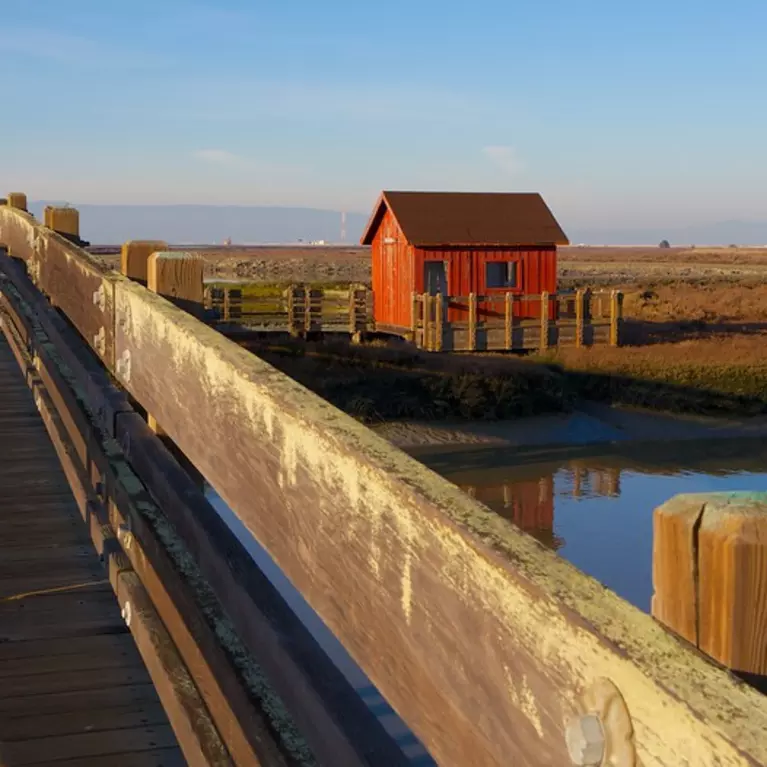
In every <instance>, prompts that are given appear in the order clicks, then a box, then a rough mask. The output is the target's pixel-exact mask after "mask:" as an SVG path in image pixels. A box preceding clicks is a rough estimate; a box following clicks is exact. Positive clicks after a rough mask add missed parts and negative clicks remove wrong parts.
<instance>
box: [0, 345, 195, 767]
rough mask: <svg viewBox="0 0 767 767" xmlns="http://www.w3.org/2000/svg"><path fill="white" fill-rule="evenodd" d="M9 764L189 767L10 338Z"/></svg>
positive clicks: (0, 413)
mask: <svg viewBox="0 0 767 767" xmlns="http://www.w3.org/2000/svg"><path fill="white" fill-rule="evenodd" d="M0 764H2V765H3V767H17V766H20V765H57V767H74V765H78V767H80V766H82V767H89V766H90V765H94V766H95V765H103V766H104V767H109V765H115V766H117V765H119V767H134V766H135V767H160V766H162V767H176V765H183V764H185V761H184V759H183V757H182V754H181V751H180V749H179V748H178V745H177V743H176V739H175V737H174V735H173V732H172V730H171V728H170V726H169V724H168V720H167V717H166V715H165V713H164V711H163V709H162V707H161V705H160V702H159V699H158V697H157V693H156V692H155V689H154V687H153V685H152V683H151V681H150V678H149V675H148V673H147V671H146V669H145V667H144V664H143V662H142V660H141V657H140V656H139V653H138V651H137V649H136V646H135V644H134V641H133V638H132V636H131V634H130V633H129V631H128V629H127V627H126V626H125V623H124V622H123V620H122V618H121V616H120V610H119V607H118V604H117V600H116V598H115V596H114V593H113V591H112V588H111V586H110V584H109V581H108V579H107V575H106V572H105V570H104V567H103V566H102V565H101V563H100V562H99V559H98V556H97V555H96V552H95V550H94V549H93V546H92V544H91V541H90V537H89V535H88V531H87V529H86V526H85V524H84V523H83V520H82V518H81V517H80V514H79V511H78V508H77V505H76V503H75V500H74V498H73V496H72V494H71V491H70V489H69V486H68V484H67V480H66V477H65V475H64V472H63V470H62V469H61V466H60V464H59V462H58V458H57V456H56V453H55V450H54V448H53V445H52V444H51V442H50V439H49V437H48V434H47V432H46V429H45V426H44V424H43V421H42V418H41V417H40V415H39V414H38V412H37V409H36V407H35V403H34V400H33V398H32V394H31V393H30V391H29V389H28V388H27V386H26V384H25V382H24V379H23V376H22V373H21V371H20V369H19V367H18V365H17V363H16V360H15V358H14V356H13V354H12V353H11V350H10V347H9V346H8V343H7V341H6V340H5V338H4V337H2V335H0Z"/></svg>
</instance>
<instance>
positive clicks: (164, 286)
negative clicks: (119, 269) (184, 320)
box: [147, 251, 205, 319]
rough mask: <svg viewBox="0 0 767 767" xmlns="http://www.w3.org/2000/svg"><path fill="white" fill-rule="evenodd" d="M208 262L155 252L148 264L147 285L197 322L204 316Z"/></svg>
mask: <svg viewBox="0 0 767 767" xmlns="http://www.w3.org/2000/svg"><path fill="white" fill-rule="evenodd" d="M204 267H205V262H204V261H203V259H201V258H200V257H199V256H195V255H194V254H192V253H182V252H178V253H169V252H167V251H166V252H160V253H152V255H151V256H150V257H149V259H148V261H147V286H148V287H149V290H151V291H153V292H154V293H159V294H160V295H161V296H163V297H164V298H167V299H168V300H169V301H171V302H173V303H174V304H176V306H178V307H180V308H181V309H183V310H184V311H186V312H189V314H193V315H194V316H195V317H197V318H198V319H199V318H201V317H202V313H203V297H204V293H205V287H204V285H203V269H204Z"/></svg>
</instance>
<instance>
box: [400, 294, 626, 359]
mask: <svg viewBox="0 0 767 767" xmlns="http://www.w3.org/2000/svg"><path fill="white" fill-rule="evenodd" d="M412 317H413V322H412V327H411V329H410V336H411V338H412V340H413V341H414V342H415V343H416V345H417V346H419V347H421V348H423V349H427V350H429V351H477V350H509V351H511V350H515V349H548V348H549V347H551V346H565V345H572V346H593V345H595V344H610V345H611V346H618V345H619V344H620V330H621V325H622V321H623V294H622V293H620V292H619V291H610V292H592V291H590V290H579V291H576V292H572V293H542V294H540V295H516V294H513V293H504V294H501V295H498V294H495V295H476V294H474V293H470V294H469V295H468V296H442V295H441V294H437V295H429V294H428V293H424V294H418V293H414V294H413V310H412Z"/></svg>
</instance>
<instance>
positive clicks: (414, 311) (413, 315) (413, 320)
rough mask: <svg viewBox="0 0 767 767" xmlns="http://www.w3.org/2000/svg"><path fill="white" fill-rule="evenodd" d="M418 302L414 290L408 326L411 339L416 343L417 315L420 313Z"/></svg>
mask: <svg viewBox="0 0 767 767" xmlns="http://www.w3.org/2000/svg"><path fill="white" fill-rule="evenodd" d="M418 304H419V300H418V293H415V292H414V293H413V295H412V304H411V310H410V327H411V332H412V333H413V338H412V341H413V343H414V344H416V345H417V344H418V315H419V314H420V312H419V306H418Z"/></svg>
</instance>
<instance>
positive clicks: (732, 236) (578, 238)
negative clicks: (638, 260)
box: [565, 221, 767, 247]
mask: <svg viewBox="0 0 767 767" xmlns="http://www.w3.org/2000/svg"><path fill="white" fill-rule="evenodd" d="M565 231H566V232H567V234H568V236H569V238H570V242H572V243H573V244H574V245H576V244H578V243H584V244H586V245H657V244H658V243H659V242H660V241H661V240H668V241H669V242H670V243H671V245H673V246H679V247H686V246H688V245H767V221H718V222H712V223H710V224H701V225H699V226H686V227H647V228H642V229H579V228H578V227H573V228H572V229H565Z"/></svg>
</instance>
